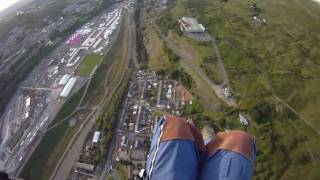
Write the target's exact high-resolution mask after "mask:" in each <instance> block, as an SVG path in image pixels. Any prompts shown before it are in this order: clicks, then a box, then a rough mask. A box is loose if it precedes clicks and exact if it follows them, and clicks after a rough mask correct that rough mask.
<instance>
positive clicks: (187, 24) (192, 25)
mask: <svg viewBox="0 0 320 180" xmlns="http://www.w3.org/2000/svg"><path fill="white" fill-rule="evenodd" d="M178 22H179V24H180V29H181V30H182V31H185V32H188V33H203V32H205V30H206V29H205V28H204V26H203V25H202V24H199V23H198V22H197V20H196V19H195V18H192V17H181V18H180V19H178Z"/></svg>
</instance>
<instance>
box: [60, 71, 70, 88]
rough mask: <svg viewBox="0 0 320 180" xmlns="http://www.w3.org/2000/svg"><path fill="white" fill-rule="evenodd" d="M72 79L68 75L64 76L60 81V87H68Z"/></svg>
mask: <svg viewBox="0 0 320 180" xmlns="http://www.w3.org/2000/svg"><path fill="white" fill-rule="evenodd" d="M70 78H71V76H70V75H68V74H65V75H63V77H62V78H61V80H60V81H59V86H64V85H66V84H67V82H68V81H69V79H70Z"/></svg>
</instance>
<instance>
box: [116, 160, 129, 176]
mask: <svg viewBox="0 0 320 180" xmlns="http://www.w3.org/2000/svg"><path fill="white" fill-rule="evenodd" d="M116 168H117V171H118V174H119V176H120V180H127V179H128V167H127V166H126V165H123V164H121V163H118V164H117V167H116Z"/></svg>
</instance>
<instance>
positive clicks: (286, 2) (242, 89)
mask: <svg viewBox="0 0 320 180" xmlns="http://www.w3.org/2000/svg"><path fill="white" fill-rule="evenodd" d="M255 2H256V1H254V0H244V1H226V2H222V1H218V0H199V1H192V0H179V1H176V3H175V6H174V7H173V8H172V9H171V10H170V11H169V14H170V18H168V21H170V20H172V19H173V20H174V19H176V18H178V17H180V16H190V15H191V16H194V17H197V18H198V20H199V21H200V23H202V24H204V25H205V26H206V27H207V29H208V31H209V32H210V33H211V34H212V35H214V36H215V37H217V45H218V47H219V50H220V53H221V56H222V58H223V61H224V65H225V68H226V70H227V73H228V76H229V81H230V83H231V87H232V88H233V89H234V91H235V94H236V97H237V99H238V101H239V104H240V108H239V109H238V110H236V111H234V112H233V113H231V114H228V115H226V116H224V117H223V118H221V121H223V123H221V124H222V126H227V127H228V126H229V128H231V129H243V128H242V127H241V126H240V125H239V123H238V121H239V120H238V118H237V113H239V112H246V113H247V114H249V115H250V117H251V120H250V127H249V128H248V129H246V130H247V131H248V132H250V133H251V134H253V135H254V136H255V137H256V138H257V142H258V153H257V155H258V157H257V163H256V169H255V177H254V179H302V178H306V179H319V178H320V173H319V171H317V170H316V169H319V168H320V166H319V163H318V161H319V159H320V153H319V152H320V146H319V144H320V140H319V135H318V134H317V133H316V132H315V131H314V130H313V129H312V128H315V129H318V130H320V121H319V118H320V113H319V111H318V110H317V109H318V107H319V105H320V97H319V96H318V94H319V93H320V85H319V84H320V83H319V73H317V72H320V63H319V56H320V51H319V49H320V41H319V40H320V36H319V33H317V32H320V11H319V10H320V5H319V4H317V3H315V2H313V1H311V0H302V1H297V0H283V1H277V0H269V1H258V2H257V7H258V10H257V11H253V10H251V9H250V8H249V6H250V5H251V4H252V3H255ZM253 16H259V17H261V18H266V21H267V24H263V23H259V22H257V21H255V20H254V19H253ZM167 24H169V25H170V24H172V23H167ZM171 29H173V30H174V28H171ZM180 39H183V38H180ZM275 97H279V98H281V99H283V100H284V101H286V102H287V103H288V104H289V105H290V106H291V107H292V108H293V109H295V110H296V111H297V112H298V113H299V115H300V117H297V116H296V115H295V114H294V113H292V112H291V110H289V109H287V108H286V106H285V105H284V104H283V103H281V102H279V101H278V100H277V99H276V98H275ZM303 120H305V121H308V122H310V123H311V126H312V128H311V127H310V126H309V125H307V124H306V123H305V122H304V121H303Z"/></svg>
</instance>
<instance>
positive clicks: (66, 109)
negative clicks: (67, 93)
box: [49, 87, 84, 127]
mask: <svg viewBox="0 0 320 180" xmlns="http://www.w3.org/2000/svg"><path fill="white" fill-rule="evenodd" d="M83 93H84V87H83V88H81V89H80V90H79V91H78V92H76V93H75V94H74V95H72V96H71V97H70V98H69V99H68V100H67V101H66V102H65V103H64V104H63V105H62V107H61V109H60V111H59V112H58V114H57V115H56V117H55V118H54V119H53V121H52V122H51V124H50V125H49V127H51V126H53V125H55V124H56V123H59V122H60V121H62V120H64V119H65V118H66V117H68V116H69V115H70V114H71V113H72V112H73V111H75V110H76V108H77V106H78V104H79V103H80V100H81V97H82V96H83Z"/></svg>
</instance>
